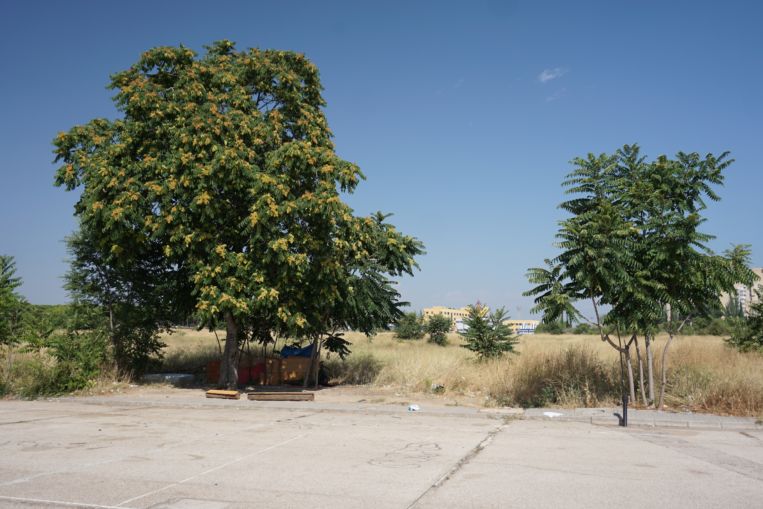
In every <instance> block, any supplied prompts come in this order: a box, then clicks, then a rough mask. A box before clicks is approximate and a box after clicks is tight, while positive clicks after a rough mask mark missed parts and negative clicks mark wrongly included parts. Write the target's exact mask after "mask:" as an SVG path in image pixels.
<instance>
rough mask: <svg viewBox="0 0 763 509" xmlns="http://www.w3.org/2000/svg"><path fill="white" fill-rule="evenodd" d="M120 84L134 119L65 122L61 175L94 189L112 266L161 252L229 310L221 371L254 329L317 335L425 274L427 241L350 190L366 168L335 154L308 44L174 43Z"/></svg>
mask: <svg viewBox="0 0 763 509" xmlns="http://www.w3.org/2000/svg"><path fill="white" fill-rule="evenodd" d="M110 87H111V88H112V89H114V90H116V95H115V97H114V99H115V102H116V105H117V108H118V109H119V111H120V112H121V113H122V117H121V118H119V119H117V120H106V119H95V120H92V121H91V122H89V123H87V124H85V125H81V126H77V127H74V128H72V129H71V130H69V131H68V132H65V133H61V134H59V135H58V137H57V138H56V140H55V145H56V156H57V160H58V161H60V162H61V163H62V165H61V167H60V169H59V170H58V172H57V174H56V182H57V184H59V185H63V186H66V188H67V189H70V190H71V189H78V188H79V189H81V190H82V195H81V198H80V200H79V202H78V203H77V205H76V214H77V215H78V216H79V218H80V223H81V228H82V231H83V232H84V233H83V235H84V236H85V238H87V239H89V240H88V241H89V242H91V243H92V244H93V245H94V246H95V248H96V249H97V250H98V252H99V253H100V254H101V255H102V256H103V257H104V259H105V262H106V263H107V264H108V265H111V266H116V267H129V266H131V265H133V264H136V263H140V261H141V260H144V259H147V258H150V257H151V256H153V255H154V253H156V251H157V250H160V252H161V253H162V255H163V259H164V262H163V264H164V265H166V266H167V267H172V268H174V269H175V270H179V271H182V272H183V273H184V274H186V275H187V281H188V282H189V283H190V285H191V293H192V295H193V309H194V311H195V313H196V314H197V315H198V316H199V317H200V318H201V319H202V321H203V323H205V324H209V325H213V324H215V323H218V322H219V321H224V323H225V324H226V329H227V339H226V342H225V352H224V356H223V364H222V369H221V374H220V383H221V384H225V385H229V386H230V385H233V384H235V381H236V378H237V374H236V362H235V359H236V355H237V351H238V345H239V343H240V341H241V340H242V338H243V337H245V336H246V335H247V334H248V332H247V331H248V330H251V331H255V330H256V331H257V334H258V335H261V336H267V335H269V334H289V335H295V336H312V335H315V334H319V333H323V332H325V331H326V330H327V329H328V328H330V325H331V322H332V318H336V320H335V321H337V322H345V323H348V322H353V321H357V319H358V316H357V309H355V311H354V313H355V316H353V306H352V305H351V304H348V297H349V296H355V298H356V299H357V300H358V302H362V301H363V299H364V298H366V297H368V295H374V296H376V297H379V296H386V298H388V299H391V298H393V297H395V296H396V295H397V294H396V292H394V290H393V289H391V287H390V284H389V283H390V281H389V279H387V278H388V277H392V276H395V275H398V274H401V273H411V271H412V270H413V267H414V266H415V261H414V256H415V255H416V254H418V253H420V252H421V250H422V248H421V244H420V243H419V242H418V241H417V240H416V239H414V238H412V237H410V236H406V235H403V234H402V233H400V232H398V231H397V230H395V229H394V227H392V226H391V225H388V224H386V223H384V222H383V221H378V220H377V219H376V217H357V216H355V215H354V214H353V211H352V209H351V208H350V207H349V206H348V205H347V204H346V203H345V202H343V201H342V199H341V193H342V192H352V191H353V190H354V189H355V187H356V186H357V185H358V183H359V182H360V180H361V179H362V178H363V175H362V173H361V172H360V169H359V168H358V167H357V166H356V165H355V164H352V163H350V162H347V161H345V160H343V159H341V158H340V157H339V156H338V155H337V154H336V152H335V150H334V145H333V142H332V140H331V138H332V135H331V132H330V130H329V128H328V124H327V122H326V118H325V116H324V114H323V110H322V108H323V106H324V105H325V103H324V100H323V98H322V96H321V84H320V80H319V77H318V69H317V68H316V67H315V65H314V64H312V63H311V62H310V61H309V60H308V59H307V58H305V57H304V56H303V55H301V54H298V53H294V52H289V51H274V50H260V49H249V50H246V51H237V50H236V49H235V47H234V45H233V43H231V42H229V41H220V42H216V43H214V44H213V45H211V46H210V47H208V48H207V51H206V53H205V54H203V55H201V56H199V55H197V54H196V53H195V52H193V51H192V50H190V49H188V48H185V47H182V46H181V47H160V48H154V49H151V50H149V51H147V52H145V53H144V54H143V55H142V56H141V58H140V59H139V60H138V62H136V63H135V64H134V65H133V66H131V67H130V68H129V69H127V70H125V71H123V72H119V73H116V74H115V75H113V76H112V79H111V84H110ZM369 274H370V276H368V275H369ZM366 276H368V277H366ZM374 277H376V283H374V281H373V278H374ZM359 279H360V280H363V281H365V282H366V283H367V284H368V285H374V284H376V287H375V290H374V292H372V293H369V292H368V289H369V287H363V286H362V284H361V285H359V284H358V280H359ZM369 279H370V282H369ZM380 288H381V289H382V290H384V291H378V290H379V289H380ZM364 291H365V292H366V293H365V294H364V293H363V292H364ZM359 294H360V295H359ZM363 295H365V297H364V296H363ZM386 309H387V310H389V309H390V306H386ZM383 314H384V312H382V313H380V316H381V315H383ZM393 314H394V312H393ZM366 317H367V316H366ZM252 333H253V332H252Z"/></svg>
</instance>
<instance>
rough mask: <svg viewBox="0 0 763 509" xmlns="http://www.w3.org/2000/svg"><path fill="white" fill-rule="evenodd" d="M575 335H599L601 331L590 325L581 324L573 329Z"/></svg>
mask: <svg viewBox="0 0 763 509" xmlns="http://www.w3.org/2000/svg"><path fill="white" fill-rule="evenodd" d="M572 333H573V334H598V333H599V329H597V328H596V327H594V326H593V325H591V324H589V323H579V324H577V325H576V326H575V328H574V329H572Z"/></svg>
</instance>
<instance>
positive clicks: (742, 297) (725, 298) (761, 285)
mask: <svg viewBox="0 0 763 509" xmlns="http://www.w3.org/2000/svg"><path fill="white" fill-rule="evenodd" d="M752 271H753V272H754V273H755V275H756V276H757V277H758V280H757V281H756V282H755V283H753V285H752V286H745V285H740V284H737V285H734V289H735V290H736V297H737V299H739V305H740V306H741V307H742V311H743V312H744V314H745V316H749V314H750V306H752V305H753V304H755V303H756V302H758V301H759V300H760V295H759V293H760V294H763V268H760V267H758V268H755V269H752ZM730 300H731V296H730V295H729V294H728V293H724V294H723V295H722V296H721V302H723V305H724V306H726V305H728V303H729V301H730Z"/></svg>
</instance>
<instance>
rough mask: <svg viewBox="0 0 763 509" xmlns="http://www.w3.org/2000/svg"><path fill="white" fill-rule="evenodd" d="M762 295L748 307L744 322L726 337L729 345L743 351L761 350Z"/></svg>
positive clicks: (762, 324) (762, 325)
mask: <svg viewBox="0 0 763 509" xmlns="http://www.w3.org/2000/svg"><path fill="white" fill-rule="evenodd" d="M761 297H763V295H761V294H760V293H758V302H756V303H755V304H753V305H752V306H751V307H750V316H749V317H748V318H747V320H746V322H744V323H743V324H741V325H740V326H739V327H737V328H736V330H734V331H733V332H732V334H731V337H730V338H729V339H728V342H729V344H730V345H731V346H733V347H735V348H737V349H739V350H741V351H743V352H747V351H763V299H761Z"/></svg>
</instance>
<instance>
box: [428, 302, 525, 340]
mask: <svg viewBox="0 0 763 509" xmlns="http://www.w3.org/2000/svg"><path fill="white" fill-rule="evenodd" d="M485 309H486V310H488V308H485ZM434 315H442V316H444V317H446V318H450V322H451V330H453V331H461V330H463V321H464V320H465V319H466V318H467V317H468V316H469V308H466V307H463V308H448V307H445V306H434V307H431V308H424V320H428V319H429V318H430V317H432V316H434ZM504 323H505V324H506V325H508V326H509V327H511V330H512V331H513V333H514V334H532V333H534V332H535V328H536V327H537V326H538V324H539V323H540V322H539V321H538V320H506V321H505V322H504Z"/></svg>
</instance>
